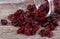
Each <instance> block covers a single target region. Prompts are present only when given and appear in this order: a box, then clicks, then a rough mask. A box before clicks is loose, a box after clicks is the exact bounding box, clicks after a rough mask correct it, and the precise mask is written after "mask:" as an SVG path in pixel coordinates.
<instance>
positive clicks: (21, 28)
mask: <svg viewBox="0 0 60 39" xmlns="http://www.w3.org/2000/svg"><path fill="white" fill-rule="evenodd" d="M23 30H24V26H21V27H19V28H18V30H17V33H18V34H20V33H22V32H23Z"/></svg>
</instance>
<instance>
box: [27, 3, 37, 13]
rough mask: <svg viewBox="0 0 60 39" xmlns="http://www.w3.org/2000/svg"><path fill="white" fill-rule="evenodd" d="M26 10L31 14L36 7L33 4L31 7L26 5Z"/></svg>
mask: <svg viewBox="0 0 60 39" xmlns="http://www.w3.org/2000/svg"><path fill="white" fill-rule="evenodd" d="M27 9H28V10H29V11H31V12H32V11H34V10H35V9H36V6H35V5H34V4H33V5H28V6H27Z"/></svg>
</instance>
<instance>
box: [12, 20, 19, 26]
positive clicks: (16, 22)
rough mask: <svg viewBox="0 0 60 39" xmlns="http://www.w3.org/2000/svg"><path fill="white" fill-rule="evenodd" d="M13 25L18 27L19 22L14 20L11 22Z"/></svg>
mask: <svg viewBox="0 0 60 39" xmlns="http://www.w3.org/2000/svg"><path fill="white" fill-rule="evenodd" d="M11 24H12V25H14V26H18V24H19V22H18V21H17V20H13V21H12V22H11Z"/></svg>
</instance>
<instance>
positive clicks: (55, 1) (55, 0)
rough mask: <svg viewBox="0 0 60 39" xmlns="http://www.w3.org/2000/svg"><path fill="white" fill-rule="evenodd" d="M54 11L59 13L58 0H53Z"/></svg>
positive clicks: (59, 5) (59, 4) (59, 0)
mask: <svg viewBox="0 0 60 39" xmlns="http://www.w3.org/2000/svg"><path fill="white" fill-rule="evenodd" d="M53 3H54V10H55V13H57V14H60V0H53Z"/></svg>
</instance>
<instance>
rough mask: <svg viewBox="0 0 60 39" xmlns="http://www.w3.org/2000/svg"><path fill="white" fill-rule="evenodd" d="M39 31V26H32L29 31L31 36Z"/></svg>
mask: <svg viewBox="0 0 60 39" xmlns="http://www.w3.org/2000/svg"><path fill="white" fill-rule="evenodd" d="M38 30H39V26H36V25H35V26H33V27H32V31H31V34H32V35H34V34H35V33H36V32H37V31H38Z"/></svg>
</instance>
